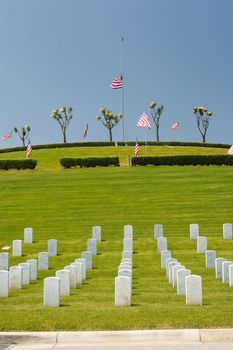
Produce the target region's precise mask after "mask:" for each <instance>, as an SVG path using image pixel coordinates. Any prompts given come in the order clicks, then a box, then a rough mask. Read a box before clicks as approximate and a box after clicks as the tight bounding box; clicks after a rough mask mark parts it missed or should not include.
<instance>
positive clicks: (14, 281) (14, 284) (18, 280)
mask: <svg viewBox="0 0 233 350" xmlns="http://www.w3.org/2000/svg"><path fill="white" fill-rule="evenodd" d="M22 279H23V268H22V267H21V266H11V267H10V270H9V288H10V289H22Z"/></svg>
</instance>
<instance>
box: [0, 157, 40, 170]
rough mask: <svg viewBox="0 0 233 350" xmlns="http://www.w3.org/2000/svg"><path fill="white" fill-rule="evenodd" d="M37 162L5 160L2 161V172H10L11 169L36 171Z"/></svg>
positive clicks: (0, 165)
mask: <svg viewBox="0 0 233 350" xmlns="http://www.w3.org/2000/svg"><path fill="white" fill-rule="evenodd" d="M36 165H37V161H36V160H34V159H24V160H18V159H17V160H14V159H5V160H0V170H9V169H17V170H23V169H32V170H33V169H35V167H36Z"/></svg>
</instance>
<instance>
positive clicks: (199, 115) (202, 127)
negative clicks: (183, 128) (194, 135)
mask: <svg viewBox="0 0 233 350" xmlns="http://www.w3.org/2000/svg"><path fill="white" fill-rule="evenodd" d="M193 113H194V114H195V116H196V120H197V127H198V130H199V132H200V134H201V136H202V141H203V142H206V133H207V129H208V127H209V123H210V117H211V116H212V114H213V113H212V112H209V111H208V108H207V107H194V108H193Z"/></svg>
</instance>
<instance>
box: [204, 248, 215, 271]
mask: <svg viewBox="0 0 233 350" xmlns="http://www.w3.org/2000/svg"><path fill="white" fill-rule="evenodd" d="M215 259H216V250H206V252H205V266H206V268H207V269H214V268H215Z"/></svg>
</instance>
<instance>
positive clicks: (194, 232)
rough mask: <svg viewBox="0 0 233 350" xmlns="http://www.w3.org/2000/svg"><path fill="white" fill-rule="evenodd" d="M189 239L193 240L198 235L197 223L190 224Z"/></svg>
mask: <svg viewBox="0 0 233 350" xmlns="http://www.w3.org/2000/svg"><path fill="white" fill-rule="evenodd" d="M189 228H190V229H189V230H190V239H192V240H195V239H197V237H198V236H199V225H198V224H190V226H189Z"/></svg>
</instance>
